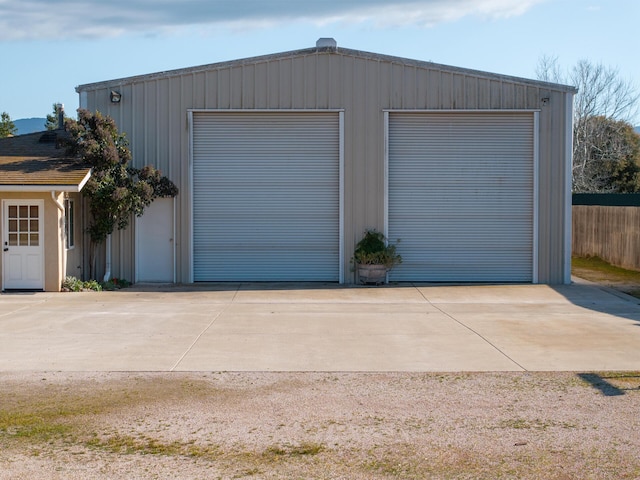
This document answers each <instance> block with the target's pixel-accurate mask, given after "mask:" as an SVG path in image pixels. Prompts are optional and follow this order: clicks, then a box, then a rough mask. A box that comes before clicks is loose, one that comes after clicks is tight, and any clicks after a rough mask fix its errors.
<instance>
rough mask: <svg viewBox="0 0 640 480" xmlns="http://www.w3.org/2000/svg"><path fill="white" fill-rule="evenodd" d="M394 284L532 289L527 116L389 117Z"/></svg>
mask: <svg viewBox="0 0 640 480" xmlns="http://www.w3.org/2000/svg"><path fill="white" fill-rule="evenodd" d="M388 132H389V133H388V135H389V137H388V142H389V144H388V146H389V150H388V155H389V158H388V168H389V171H388V182H389V183H388V194H389V198H388V205H389V207H388V229H389V230H388V236H389V239H390V240H392V241H394V240H396V239H400V244H399V247H398V250H399V252H400V253H401V254H402V256H403V260H404V262H403V264H402V265H400V266H398V267H396V268H395V269H394V270H392V272H391V274H390V278H391V279H392V280H395V281H532V280H533V236H534V232H533V229H534V114H533V113H527V112H524V113H501V112H500V113H498V112H496V113H466V112H465V113H462V112H461V113H416V114H413V113H411V114H409V113H394V112H391V113H389V129H388Z"/></svg>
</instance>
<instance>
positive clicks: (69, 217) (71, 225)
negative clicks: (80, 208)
mask: <svg viewBox="0 0 640 480" xmlns="http://www.w3.org/2000/svg"><path fill="white" fill-rule="evenodd" d="M64 218H65V222H64V234H65V235H64V236H65V238H66V247H67V248H68V249H70V248H73V247H74V246H75V235H74V230H75V224H76V222H75V207H74V202H73V200H71V199H69V198H67V199H66V200H65V201H64Z"/></svg>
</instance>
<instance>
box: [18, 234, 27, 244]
mask: <svg viewBox="0 0 640 480" xmlns="http://www.w3.org/2000/svg"><path fill="white" fill-rule="evenodd" d="M19 244H20V246H21V247H28V246H29V234H28V233H21V234H20V237H19Z"/></svg>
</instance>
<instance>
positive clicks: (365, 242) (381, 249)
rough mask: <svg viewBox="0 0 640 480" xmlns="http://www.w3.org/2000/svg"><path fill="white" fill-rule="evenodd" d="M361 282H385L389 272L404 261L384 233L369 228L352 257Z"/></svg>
mask: <svg viewBox="0 0 640 480" xmlns="http://www.w3.org/2000/svg"><path fill="white" fill-rule="evenodd" d="M351 262H352V263H353V265H354V267H355V270H356V272H357V273H358V279H359V280H360V283H365V284H366V283H374V284H376V285H377V284H380V283H385V281H386V278H387V273H388V272H389V270H391V269H392V268H393V267H394V266H395V265H398V264H399V263H402V257H401V256H400V255H399V254H398V253H396V246H395V245H392V244H389V243H388V242H387V239H386V238H385V236H384V234H382V233H380V232H377V231H376V230H367V231H365V233H364V236H363V237H362V240H360V241H359V242H358V243H357V245H356V249H355V251H354V253H353V258H352V259H351Z"/></svg>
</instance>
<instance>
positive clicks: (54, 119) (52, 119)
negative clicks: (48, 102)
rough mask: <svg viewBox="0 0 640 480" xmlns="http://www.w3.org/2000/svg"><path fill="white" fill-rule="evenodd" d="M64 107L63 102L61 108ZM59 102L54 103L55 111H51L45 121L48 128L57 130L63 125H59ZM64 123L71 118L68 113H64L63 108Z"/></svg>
mask: <svg viewBox="0 0 640 480" xmlns="http://www.w3.org/2000/svg"><path fill="white" fill-rule="evenodd" d="M61 107H62V104H60V108H61ZM58 108H59V107H58V104H57V103H54V104H53V106H52V109H53V113H50V114H48V115H47V121H46V122H45V123H44V126H45V127H46V129H47V130H57V129H58V128H61V126H60V125H59V122H58V114H59V112H58ZM62 115H63V124H64V123H65V122H66V121H67V120H68V119H69V117H67V115H66V114H65V113H64V110H63V114H62Z"/></svg>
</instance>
